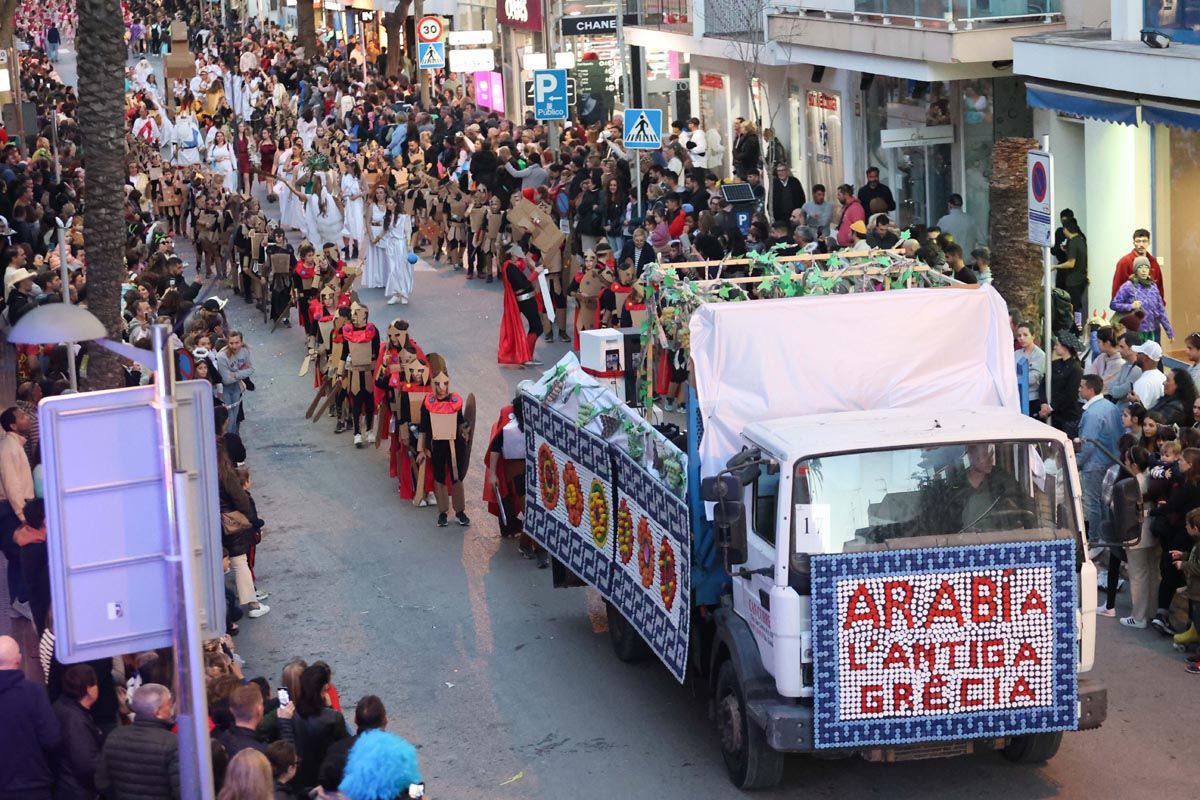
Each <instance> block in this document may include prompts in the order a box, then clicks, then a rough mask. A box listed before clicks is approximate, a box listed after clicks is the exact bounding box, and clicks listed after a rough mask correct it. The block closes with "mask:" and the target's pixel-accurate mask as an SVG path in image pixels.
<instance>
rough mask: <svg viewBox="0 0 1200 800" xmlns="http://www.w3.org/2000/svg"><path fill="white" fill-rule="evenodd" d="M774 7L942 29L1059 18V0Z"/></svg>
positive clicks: (790, 1) (818, 1)
mask: <svg viewBox="0 0 1200 800" xmlns="http://www.w3.org/2000/svg"><path fill="white" fill-rule="evenodd" d="M715 1H716V2H718V3H719V0H715ZM760 6H761V2H760ZM777 7H778V8H779V9H781V10H782V9H786V10H788V11H791V12H798V13H801V14H807V15H810V16H811V15H817V14H824V16H825V17H827V18H830V19H844V18H849V19H851V20H852V21H854V22H871V23H876V24H883V25H892V24H896V25H912V26H913V27H917V28H941V29H943V30H959V29H971V28H974V27H977V26H985V25H1001V24H1009V23H1021V22H1023V23H1026V24H1032V23H1040V22H1047V23H1049V22H1057V21H1060V20H1061V19H1062V0H782V2H781V3H780V4H779V5H778V6H777Z"/></svg>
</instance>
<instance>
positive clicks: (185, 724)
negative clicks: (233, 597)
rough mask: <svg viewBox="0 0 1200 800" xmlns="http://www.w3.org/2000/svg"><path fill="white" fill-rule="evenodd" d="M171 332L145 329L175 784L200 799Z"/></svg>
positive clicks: (192, 606) (189, 568)
mask: <svg viewBox="0 0 1200 800" xmlns="http://www.w3.org/2000/svg"><path fill="white" fill-rule="evenodd" d="M170 336H171V329H170V328H169V327H168V326H166V325H155V326H153V327H152V328H151V329H150V340H151V343H152V345H153V348H154V361H155V364H156V369H155V376H154V377H155V380H154V409H155V411H156V412H157V415H158V428H159V439H160V442H161V444H162V450H161V452H160V454H159V455H160V457H161V458H162V461H163V473H164V475H165V476H166V480H165V482H164V486H163V490H164V497H165V499H166V502H165V503H164V509H163V510H164V512H165V513H166V517H167V527H168V532H169V533H170V537H169V542H170V551H169V553H168V556H167V561H168V562H170V563H171V565H172V567H173V570H172V571H173V572H174V578H175V580H174V588H175V597H174V605H175V628H174V631H173V632H172V637H171V647H172V650H173V651H174V654H175V679H176V688H177V692H178V697H177V698H176V706H175V708H176V724H177V725H178V728H179V785H180V786H186V787H192V786H194V787H197V788H198V789H199V794H198V796H199V797H206V798H207V797H215V796H216V785H215V783H214V782H213V770H212V751H211V750H210V749H209V744H208V739H209V733H208V699H207V695H206V694H205V686H204V661H203V658H202V656H201V651H202V649H203V646H204V645H203V640H202V639H201V634H200V615H199V608H198V607H197V606H198V604H197V603H196V602H195V599H196V598H197V597H199V596H200V588H199V581H198V576H197V575H196V574H195V569H194V565H195V558H194V553H193V552H192V551H193V546H192V545H191V542H190V540H191V536H190V535H189V533H188V532H187V531H185V529H184V527H183V526H182V525H181V524H180V521H181V519H182V518H183V517H184V516H185V515H184V513H183V512H181V510H180V506H181V501H183V499H184V498H185V497H186V496H187V488H186V487H187V480H188V479H187V473H186V472H184V471H182V470H180V469H179V467H178V463H179V462H178V458H177V453H176V447H177V443H178V440H179V431H178V428H177V426H176V422H175V411H176V405H175V356H174V353H173V352H172V351H173V348H172V346H171V339H170Z"/></svg>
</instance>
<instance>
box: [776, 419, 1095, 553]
mask: <svg viewBox="0 0 1200 800" xmlns="http://www.w3.org/2000/svg"><path fill="white" fill-rule="evenodd" d="M1064 459H1065V454H1064V452H1063V449H1062V447H1061V446H1060V445H1059V444H1058V443H1057V442H1052V441H996V442H971V443H965V444H947V445H938V446H936V447H913V448H905V449H898V450H876V451H871V452H862V453H847V454H843V455H832V456H824V457H821V458H812V459H804V460H802V461H800V462H799V463H798V464H797V465H796V480H795V483H794V487H795V489H794V494H795V497H794V500H795V503H796V505H797V509H796V511H797V513H796V519H798V520H799V519H805V518H807V519H818V520H821V523H822V527H824V528H826V529H827V531H828V533H829V535H830V536H831V538H832V542H831V544H832V546H833V547H834V549H833V552H838V551H840V550H856V549H860V548H863V547H869V546H871V545H879V544H883V543H884V542H889V541H894V540H896V539H911V538H914V537H922V536H956V535H959V534H963V533H967V532H970V533H977V534H978V533H988V532H1000V531H1007V532H1012V531H1020V530H1030V531H1032V530H1041V531H1047V530H1048V531H1050V532H1059V533H1062V534H1064V535H1071V536H1073V535H1074V534H1073V533H1072V532H1073V531H1075V530H1076V528H1075V510H1074V500H1073V498H1072V497H1071V496H1070V491H1069V489H1068V488H1067V487H1068V486H1069V485H1070V484H1069V482H1068V481H1066V480H1065V477H1064V476H1065V475H1066V474H1067V472H1066V468H1065V460H1064ZM823 532H824V531H823Z"/></svg>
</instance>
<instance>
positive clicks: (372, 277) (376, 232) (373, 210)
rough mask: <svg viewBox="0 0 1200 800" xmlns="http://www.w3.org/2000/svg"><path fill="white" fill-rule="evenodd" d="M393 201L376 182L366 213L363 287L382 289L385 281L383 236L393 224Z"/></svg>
mask: <svg viewBox="0 0 1200 800" xmlns="http://www.w3.org/2000/svg"><path fill="white" fill-rule="evenodd" d="M395 205H396V204H395V202H394V201H393V200H392V199H391V198H389V197H388V196H387V187H385V186H384V185H383V184H378V185H376V187H375V196H374V197H372V198H371V203H370V207H369V208H368V209H367V213H368V214H370V220H369V221H368V225H367V230H366V241H365V242H364V243H363V244H364V252H363V273H362V286H363V288H364V289H382V288H383V286H384V285H385V284H386V283H387V276H388V253H387V245H386V243H385V242H384V236H385V234H386V233H387V232H388V228H390V227H391V225H393V224H395V219H394V218H395V216H396V215H395V212H394V211H393V212H390V213H389V212H388V208H389V207H391V208H393V209H394V208H395Z"/></svg>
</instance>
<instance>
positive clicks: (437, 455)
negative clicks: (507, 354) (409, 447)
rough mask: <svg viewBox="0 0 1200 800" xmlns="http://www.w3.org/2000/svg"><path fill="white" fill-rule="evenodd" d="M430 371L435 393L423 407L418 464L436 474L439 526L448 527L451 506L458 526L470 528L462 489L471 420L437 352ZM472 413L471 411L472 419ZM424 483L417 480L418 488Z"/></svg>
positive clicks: (432, 356) (468, 451)
mask: <svg viewBox="0 0 1200 800" xmlns="http://www.w3.org/2000/svg"><path fill="white" fill-rule="evenodd" d="M429 371H430V373H432V383H433V391H432V392H430V393H429V394H428V395H426V397H425V402H424V403H422V404H421V422H420V425H419V431H420V433H419V435H418V437H417V463H418V465H419V466H420V472H432V474H433V480H434V489H433V491H434V494H435V495H436V496H437V506H438V518H437V524H438V527H439V528H444V527H446V524H447V516H448V513H449V511H450V508H451V506H453V508H454V517H455V519H456V520H457V521H458V524H459V525H464V526H465V525H470V524H471V520H470V519H469V518H468V517H467V515H466V513H465V512H466V502H465V494H464V490H463V479H464V478H465V477H466V475H467V459H468V457H469V456H470V450H469V445H470V441H471V439H470V437H471V433H472V431H471V420H470V419H469V418H468V415H467V414H465V413H464V410H465V409H466V407H467V404H466V403H465V402H464V401H463V398H462V397H461V396H459V395H457V394H455V393H454V392H451V391H450V373H449V371H448V370H447V368H446V361H445V359H443V358H442V357H441V356H440V355H438V354H437V353H430V354H429ZM471 400H472V401H473V400H474V398H473V397H472V398H471ZM472 406H473V402H472ZM473 412H474V409H473V408H472V409H471V415H472V416H473ZM421 483H422V481H420V480H418V485H420V484H421Z"/></svg>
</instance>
